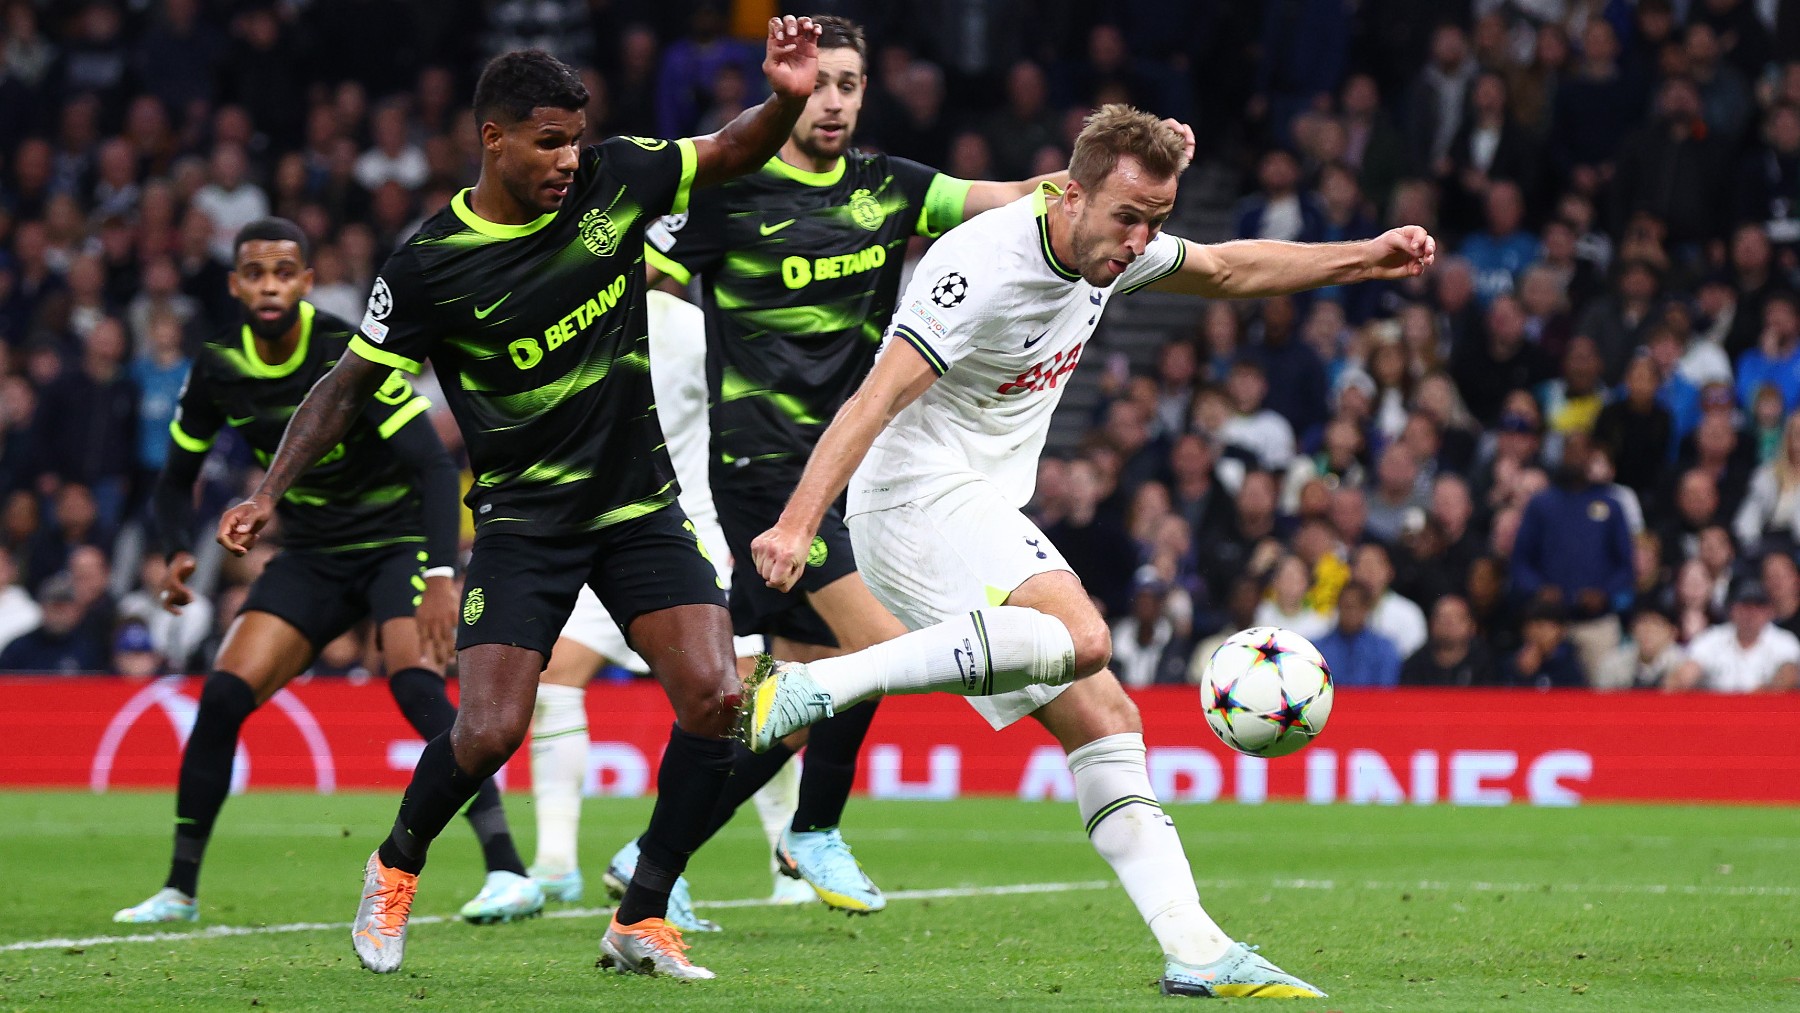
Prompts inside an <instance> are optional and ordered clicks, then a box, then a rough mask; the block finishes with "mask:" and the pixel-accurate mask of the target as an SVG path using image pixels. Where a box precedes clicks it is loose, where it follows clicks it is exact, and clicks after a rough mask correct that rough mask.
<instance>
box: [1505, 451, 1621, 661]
mask: <svg viewBox="0 0 1800 1013" xmlns="http://www.w3.org/2000/svg"><path fill="white" fill-rule="evenodd" d="M1588 450H1589V448H1588V445H1587V441H1586V439H1585V438H1573V437H1572V438H1571V439H1570V440H1569V441H1568V442H1567V443H1566V444H1565V445H1564V447H1563V460H1562V464H1561V466H1560V467H1559V468H1558V469H1557V481H1556V485H1555V486H1553V487H1551V488H1549V489H1546V490H1544V491H1543V492H1541V493H1539V494H1538V495H1536V496H1534V497H1533V498H1532V500H1531V502H1530V503H1529V504H1528V505H1527V506H1526V508H1525V516H1524V517H1523V518H1522V519H1521V522H1520V525H1519V534H1518V541H1517V544H1516V545H1515V546H1514V548H1513V554H1512V583H1513V589H1514V592H1515V594H1517V595H1518V596H1519V597H1520V598H1521V599H1535V600H1537V601H1539V602H1542V603H1546V604H1548V605H1551V606H1554V607H1555V608H1556V609H1557V610H1558V614H1557V616H1556V626H1557V628H1558V633H1557V639H1558V642H1560V640H1561V637H1562V632H1561V628H1562V620H1563V615H1564V610H1566V614H1567V615H1568V616H1570V617H1572V618H1573V620H1574V626H1573V628H1571V629H1570V630H1569V631H1568V635H1569V637H1570V639H1572V640H1573V641H1574V642H1575V645H1576V648H1577V650H1579V651H1580V654H1581V664H1582V667H1583V668H1584V669H1585V670H1587V671H1592V670H1593V669H1594V668H1595V667H1597V666H1598V664H1599V663H1600V659H1601V658H1603V657H1604V656H1605V655H1606V654H1608V653H1610V652H1611V651H1612V650H1613V649H1614V648H1616V647H1618V646H1619V639H1620V636H1621V630H1620V627H1619V613H1620V612H1621V611H1622V610H1624V609H1626V608H1628V607H1630V604H1631V590H1632V587H1633V585H1634V582H1635V581H1634V571H1633V569H1632V566H1633V549H1632V544H1631V531H1630V529H1629V527H1628V526H1627V525H1626V523H1625V518H1624V515H1623V514H1622V513H1621V511H1620V510H1619V505H1618V503H1617V502H1616V501H1615V500H1614V499H1613V498H1612V497H1611V496H1610V495H1608V494H1607V493H1606V491H1605V490H1604V489H1599V488H1596V487H1594V486H1593V485H1592V483H1591V482H1590V480H1589V475H1588V463H1589V462H1588ZM1540 618H1541V619H1543V621H1546V622H1547V621H1548V617H1547V616H1540ZM1538 634H1539V636H1540V637H1542V638H1545V639H1544V640H1543V642H1541V643H1540V644H1539V645H1538V649H1537V650H1536V651H1535V652H1534V653H1533V654H1527V655H1526V660H1527V661H1531V660H1533V659H1534V658H1535V660H1537V661H1546V660H1547V659H1546V658H1536V657H1535V656H1536V655H1544V654H1546V652H1547V651H1548V650H1549V647H1550V642H1549V640H1548V639H1547V638H1548V633H1547V631H1545V630H1542V629H1540V630H1539V631H1538ZM1530 636H1531V634H1530V632H1527V638H1528V639H1529V638H1530ZM1522 671H1524V674H1527V675H1530V674H1531V673H1532V672H1535V671H1536V668H1535V666H1532V667H1530V668H1529V669H1528V670H1522Z"/></svg>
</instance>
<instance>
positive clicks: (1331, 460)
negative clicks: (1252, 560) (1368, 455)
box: [1281, 419, 1368, 513]
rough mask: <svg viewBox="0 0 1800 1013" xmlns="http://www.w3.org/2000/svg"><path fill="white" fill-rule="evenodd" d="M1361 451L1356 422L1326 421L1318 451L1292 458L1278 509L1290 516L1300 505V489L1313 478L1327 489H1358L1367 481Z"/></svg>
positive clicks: (1360, 438)
mask: <svg viewBox="0 0 1800 1013" xmlns="http://www.w3.org/2000/svg"><path fill="white" fill-rule="evenodd" d="M1362 452H1363V435H1362V431H1361V430H1360V429H1358V428H1357V427H1356V423H1354V422H1351V421H1349V420H1348V419H1333V420H1332V421H1330V422H1327V423H1326V424H1325V436H1324V439H1323V441H1322V442H1321V443H1320V446H1319V449H1318V450H1317V451H1316V452H1314V453H1312V454H1309V455H1306V456H1304V457H1296V458H1294V461H1293V463H1292V464H1290V465H1289V466H1288V470H1287V477H1286V479H1285V480H1284V481H1283V482H1282V492H1281V503H1282V510H1283V511H1285V512H1287V513H1293V512H1294V510H1295V508H1296V507H1297V505H1298V504H1299V502H1300V490H1301V488H1303V487H1304V486H1305V485H1306V484H1307V483H1308V482H1311V481H1313V480H1315V479H1321V480H1323V481H1324V483H1325V487H1326V488H1327V489H1339V488H1350V489H1355V488H1361V487H1362V486H1363V485H1364V484H1366V482H1367V481H1368V474H1367V469H1365V468H1364V467H1363V465H1362Z"/></svg>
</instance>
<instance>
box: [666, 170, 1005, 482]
mask: <svg viewBox="0 0 1800 1013" xmlns="http://www.w3.org/2000/svg"><path fill="white" fill-rule="evenodd" d="M968 190H969V184H968V183H966V182H964V181H961V180H957V179H955V178H952V177H950V176H945V175H942V174H940V173H939V172H938V171H937V170H935V169H931V168H928V167H926V166H923V165H920V164H919V163H917V162H912V161H908V160H906V159H904V158H892V157H889V156H887V155H883V154H870V153H866V152H862V151H855V150H852V151H851V152H850V153H849V154H848V155H846V156H845V157H843V158H840V159H838V162H837V165H836V166H835V167H834V168H832V169H831V170H830V171H829V172H822V173H815V172H806V171H803V170H800V169H796V168H794V167H793V166H791V165H788V164H787V163H785V162H783V161H781V160H780V159H779V158H773V159H770V160H769V162H768V164H767V165H765V166H764V167H763V168H762V169H761V170H760V171H758V172H755V173H752V174H750V175H747V176H742V177H739V178H738V179H734V180H731V181H729V182H727V183H725V184H723V185H721V186H720V187H718V188H717V189H716V190H712V191H708V192H704V193H701V194H696V195H695V198H694V202H693V207H692V208H691V209H689V211H688V213H687V214H685V215H680V214H677V215H673V216H671V217H669V218H665V219H663V220H662V221H661V222H659V223H657V224H656V225H654V226H652V227H651V229H650V233H649V239H650V248H649V250H648V251H647V254H646V255H647V256H648V257H649V260H650V263H651V265H652V266H654V267H657V268H658V269H660V270H662V271H663V272H664V273H665V274H668V275H670V276H672V277H674V278H676V279H677V280H680V281H683V282H685V281H687V280H688V279H689V278H690V277H693V276H698V277H699V278H700V282H701V289H702V292H703V294H704V299H703V302H704V306H705V310H706V334H707V346H708V349H707V372H708V379H709V385H710V389H711V400H712V413H711V416H712V428H713V436H712V442H713V465H714V467H715V468H718V467H720V466H721V465H743V464H748V463H751V462H756V461H782V460H787V461H791V462H792V463H794V464H796V465H798V464H801V463H804V461H805V460H806V456H807V454H809V453H810V452H811V451H812V447H813V444H815V443H817V442H818V439H819V436H820V435H821V434H822V433H823V432H824V431H825V425H826V424H827V423H828V422H830V421H831V417H832V415H833V414H835V413H836V412H837V410H838V407H839V406H840V405H842V404H843V403H844V401H845V399H847V398H848V397H849V396H850V395H851V393H853V392H854V391H855V390H856V386H857V384H859V383H861V382H862V378H863V376H864V375H865V374H867V373H868V371H869V367H870V365H871V364H872V363H873V362H874V358H875V349H876V348H877V347H878V346H879V344H880V342H881V334H882V330H883V328H884V327H885V326H886V325H887V320H888V316H889V315H890V314H891V313H892V312H893V310H894V299H895V297H896V295H897V294H898V293H899V290H900V273H901V266H902V263H903V261H904V260H905V256H904V255H905V252H906V243H907V240H908V239H910V238H911V237H912V236H914V235H924V236H936V235H939V234H941V233H943V232H944V231H946V230H948V229H950V228H951V227H953V226H954V225H956V224H957V223H958V222H960V221H962V209H963V199H964V197H965V196H966V195H967V194H968Z"/></svg>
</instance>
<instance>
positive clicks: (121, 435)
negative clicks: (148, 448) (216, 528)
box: [42, 317, 138, 532]
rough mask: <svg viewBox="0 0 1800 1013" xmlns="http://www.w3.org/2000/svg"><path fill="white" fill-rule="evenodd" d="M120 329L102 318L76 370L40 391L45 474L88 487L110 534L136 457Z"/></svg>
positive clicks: (131, 392) (133, 409)
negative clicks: (46, 423) (46, 421)
mask: <svg viewBox="0 0 1800 1013" xmlns="http://www.w3.org/2000/svg"><path fill="white" fill-rule="evenodd" d="M128 347H129V345H128V343H127V340H126V337H125V328H124V326H123V325H121V324H120V323H119V321H117V320H116V319H113V318H111V317H107V318H105V319H103V320H101V321H100V322H99V323H98V324H96V325H95V326H94V329H93V330H92V331H91V332H89V334H88V335H87V337H86V338H85V339H84V340H83V341H82V349H83V353H82V357H81V364H80V368H79V369H75V370H70V371H68V372H65V373H64V374H63V376H62V378H61V379H60V380H59V381H58V382H57V383H56V384H54V385H53V386H51V387H50V388H49V389H48V390H46V391H44V397H43V403H42V411H43V412H44V417H45V418H51V419H56V420H57V424H56V426H55V427H54V428H53V429H51V430H49V431H48V432H47V433H45V438H46V440H47V442H48V446H49V450H50V456H49V458H48V459H47V463H48V465H49V469H50V471H51V472H52V473H53V474H56V475H57V476H59V477H60V478H62V480H64V481H67V482H80V483H83V484H85V485H87V486H88V488H89V489H90V490H91V491H92V492H93V494H94V500H95V503H96V505H97V506H98V508H99V511H100V524H101V527H102V529H103V530H105V531H108V532H110V531H112V530H113V529H114V528H115V527H116V526H117V524H118V523H119V521H120V519H121V516H122V514H123V511H124V508H125V497H126V493H127V492H128V491H129V482H130V480H131V476H132V474H133V471H134V470H135V463H136V454H137V413H138V408H137V398H138V393H137V389H136V388H135V387H134V386H133V385H132V382H131V377H130V376H129V375H128V374H127V373H126V370H125V353H126V350H127V348H128Z"/></svg>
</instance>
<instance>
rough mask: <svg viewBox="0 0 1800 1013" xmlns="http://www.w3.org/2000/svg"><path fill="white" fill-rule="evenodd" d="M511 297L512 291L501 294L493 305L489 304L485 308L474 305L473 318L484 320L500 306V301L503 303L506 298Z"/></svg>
mask: <svg viewBox="0 0 1800 1013" xmlns="http://www.w3.org/2000/svg"><path fill="white" fill-rule="evenodd" d="M511 298H512V293H511V292H508V293H506V294H505V295H503V296H501V297H500V299H499V301H498V302H495V303H494V305H492V306H489V307H488V308H487V309H482V308H481V307H479V306H477V307H475V319H477V320H486V319H487V318H488V316H489V315H490V314H492V313H493V312H494V311H495V310H497V309H499V308H500V303H503V302H505V301H506V300H508V299H511Z"/></svg>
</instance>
